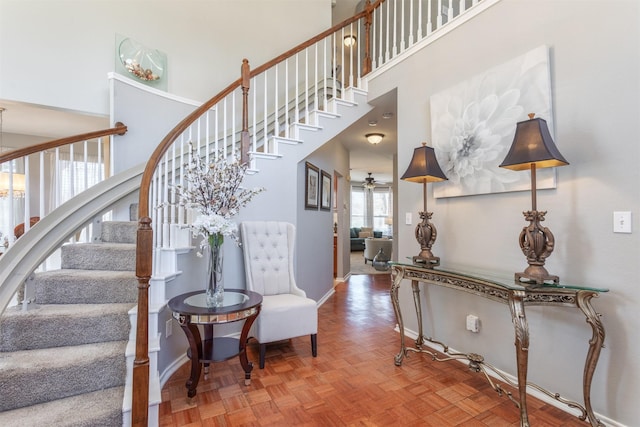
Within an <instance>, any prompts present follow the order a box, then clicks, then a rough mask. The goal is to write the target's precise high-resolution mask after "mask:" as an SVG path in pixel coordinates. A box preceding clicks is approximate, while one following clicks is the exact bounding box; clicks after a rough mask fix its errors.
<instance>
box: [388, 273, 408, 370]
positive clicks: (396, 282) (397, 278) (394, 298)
mask: <svg viewBox="0 0 640 427" xmlns="http://www.w3.org/2000/svg"><path fill="white" fill-rule="evenodd" d="M400 268H401V267H398V266H393V267H392V270H391V275H392V278H393V283H392V284H391V291H390V294H391V303H392V304H393V311H394V312H395V313H396V321H397V322H398V329H399V330H400V353H398V354H397V355H396V357H395V358H394V363H395V364H396V366H400V365H402V359H404V356H405V355H406V351H407V350H406V347H405V345H404V322H403V321H402V313H401V312H400V302H399V301H398V290H399V289H400V284H401V283H402V278H403V276H404V274H403V271H398V270H399V269H400Z"/></svg>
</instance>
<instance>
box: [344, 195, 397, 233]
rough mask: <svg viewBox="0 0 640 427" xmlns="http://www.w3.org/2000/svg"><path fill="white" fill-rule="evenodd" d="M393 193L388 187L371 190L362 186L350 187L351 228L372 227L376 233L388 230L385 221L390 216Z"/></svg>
mask: <svg viewBox="0 0 640 427" xmlns="http://www.w3.org/2000/svg"><path fill="white" fill-rule="evenodd" d="M392 206H393V191H392V188H391V187H388V186H377V187H375V188H373V189H372V190H369V189H366V188H364V187H362V186H359V185H358V186H356V185H353V186H352V187H351V227H373V229H374V230H376V231H386V230H387V229H388V226H387V224H386V223H385V220H386V219H387V218H388V217H390V216H391V212H392V209H391V208H392Z"/></svg>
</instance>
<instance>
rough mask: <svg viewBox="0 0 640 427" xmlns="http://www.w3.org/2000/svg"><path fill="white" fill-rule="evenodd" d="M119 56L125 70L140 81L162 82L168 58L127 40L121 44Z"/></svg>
mask: <svg viewBox="0 0 640 427" xmlns="http://www.w3.org/2000/svg"><path fill="white" fill-rule="evenodd" d="M118 56H119V57H120V61H121V62H122V65H123V66H124V68H125V69H126V70H127V71H128V72H129V73H131V75H133V76H135V77H136V78H138V79H140V80H144V81H147V82H149V81H155V80H160V79H161V78H162V76H163V74H164V71H165V67H166V56H165V55H164V54H163V53H161V52H159V51H157V50H155V49H151V48H148V47H145V46H143V45H142V44H140V43H138V42H136V41H135V40H133V39H130V38H125V39H124V40H122V42H120V46H119V47H118Z"/></svg>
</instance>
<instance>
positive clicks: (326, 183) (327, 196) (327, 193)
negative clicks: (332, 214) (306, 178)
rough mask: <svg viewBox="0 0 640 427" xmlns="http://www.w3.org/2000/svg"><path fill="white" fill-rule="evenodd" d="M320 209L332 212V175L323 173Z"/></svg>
mask: <svg viewBox="0 0 640 427" xmlns="http://www.w3.org/2000/svg"><path fill="white" fill-rule="evenodd" d="M320 209H322V210H323V211H328V210H331V175H329V173H328V172H325V171H322V181H320Z"/></svg>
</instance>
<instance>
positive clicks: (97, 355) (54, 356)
mask: <svg viewBox="0 0 640 427" xmlns="http://www.w3.org/2000/svg"><path fill="white" fill-rule="evenodd" d="M126 345H127V342H126V341H115V342H105V343H96V344H85V345H81V346H71V347H56V348H49V349H37V350H25V351H16V352H11V353H0V411H6V410H10V409H16V408H21V407H25V406H30V405H35V404H38V403H44V402H47V401H50V400H56V399H61V398H64V397H69V396H75V395H78V394H83V393H88V392H92V391H97V390H101V389H106V388H111V387H116V386H122V385H124V382H125V374H126V360H125V356H124V353H125V348H126Z"/></svg>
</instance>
